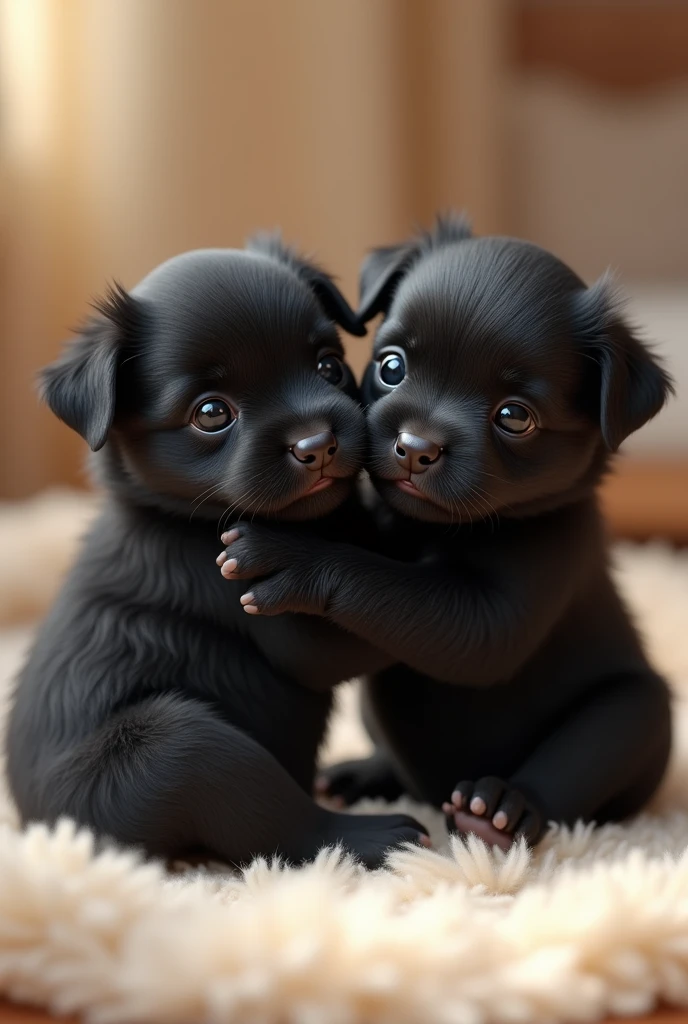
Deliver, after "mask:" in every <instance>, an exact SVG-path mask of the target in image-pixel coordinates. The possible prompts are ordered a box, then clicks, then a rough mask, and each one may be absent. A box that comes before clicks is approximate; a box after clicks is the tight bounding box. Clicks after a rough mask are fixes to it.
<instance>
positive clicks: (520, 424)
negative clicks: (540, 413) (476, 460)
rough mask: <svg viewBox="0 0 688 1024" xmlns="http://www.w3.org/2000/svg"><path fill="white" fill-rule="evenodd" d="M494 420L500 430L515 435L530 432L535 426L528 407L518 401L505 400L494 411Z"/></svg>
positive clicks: (521, 435)
mask: <svg viewBox="0 0 688 1024" xmlns="http://www.w3.org/2000/svg"><path fill="white" fill-rule="evenodd" d="M494 420H495V423H496V424H497V426H498V427H499V429H500V430H503V431H504V433H505V434H511V435H513V436H515V437H523V436H524V435H525V434H530V433H531V432H532V431H533V430H535V427H536V426H537V424H536V422H535V417H534V416H533V414H532V412H531V411H530V409H528V407H527V406H525V405H520V404H519V403H518V402H505V404H504V405H502V406H500V407H499V409H498V410H497V412H496V413H495V417H494Z"/></svg>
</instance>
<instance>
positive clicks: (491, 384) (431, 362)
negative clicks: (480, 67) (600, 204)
mask: <svg viewBox="0 0 688 1024" xmlns="http://www.w3.org/2000/svg"><path fill="white" fill-rule="evenodd" d="M380 312H382V313H383V314H384V320H383V322H382V325H381V327H380V328H379V331H378V333H377V337H376V340H375V347H374V353H373V360H372V361H371V363H370V364H369V366H368V368H367V370H366V374H365V378H364V385H363V397H364V400H365V402H366V403H367V404H368V406H369V413H368V424H369V446H370V466H369V468H370V472H371V476H372V478H373V481H374V483H375V484H376V486H377V487H378V489H379V490H380V492H381V493H382V495H383V496H384V497H385V498H386V499H387V500H388V501H389V503H390V504H391V505H392V506H394V507H395V508H397V509H398V510H399V511H401V512H402V513H404V514H406V515H409V516H414V517H416V518H419V519H426V520H435V521H439V522H444V521H447V522H450V521H455V522H461V521H466V520H478V519H482V518H487V517H488V516H490V515H491V514H492V513H493V512H497V513H499V514H500V515H501V514H504V515H506V516H520V515H526V514H532V513H533V512H536V511H539V510H542V509H544V508H548V507H556V506H557V505H558V504H563V503H565V502H566V501H569V500H571V498H572V497H574V496H576V495H578V494H580V493H581V492H582V491H583V490H586V489H589V488H590V487H591V486H592V485H593V484H594V483H595V482H596V480H597V479H598V477H599V475H600V473H601V471H602V469H603V467H604V464H605V462H606V458H607V455H608V454H609V453H610V452H614V451H616V449H617V448H618V447H619V445H620V444H621V442H622V441H623V440H624V438H625V437H627V436H628V435H629V434H630V433H632V432H633V431H635V430H637V429H638V428H639V427H641V426H642V425H643V424H644V423H645V422H646V421H647V420H648V419H650V417H652V416H654V415H655V413H657V412H658V411H659V409H660V408H661V406H662V405H663V404H664V402H665V400H666V398H667V396H668V394H669V392H670V391H671V383H670V380H669V378H668V377H667V375H666V374H665V373H664V372H663V370H662V369H661V368H660V366H659V365H658V363H657V361H656V360H655V359H654V358H653V357H652V355H651V353H650V352H649V351H648V349H647V348H645V347H644V346H643V345H642V344H641V343H640V341H639V340H638V339H637V338H636V337H635V336H634V335H633V333H632V332H631V330H630V329H629V328H628V326H627V325H626V324H625V323H624V321H623V320H622V318H621V316H620V314H619V311H618V308H617V304H616V303H615V301H614V297H613V295H612V294H611V291H610V287H609V282H608V281H607V280H605V279H603V280H601V281H599V282H598V283H597V284H595V285H593V286H592V287H590V288H586V286H585V285H584V284H583V282H582V281H581V280H580V279H579V278H578V277H577V276H576V275H575V274H574V273H573V272H572V271H571V270H569V268H568V267H566V266H565V265H564V264H563V263H561V262H560V261H559V260H557V259H556V258H555V257H554V256H552V255H550V254H549V253H547V252H545V251H544V250H542V249H540V248H538V247H537V246H534V245H530V244H528V243H526V242H521V241H517V240H515V239H508V238H472V237H471V234H470V230H469V228H468V227H467V225H466V224H465V222H464V221H463V220H461V219H459V218H449V219H445V220H440V221H439V222H438V225H437V227H436V229H435V230H434V231H433V232H432V233H429V234H427V235H425V236H423V237H420V238H417V239H414V240H412V241H411V242H409V243H406V244H404V245H400V246H396V247H391V248H386V249H379V250H375V251H374V252H373V253H372V254H371V255H370V256H369V257H368V259H367V260H366V262H365V263H364V265H363V269H362V272H361V308H360V312H359V316H360V317H361V320H362V321H363V322H365V321H366V320H368V319H369V318H370V317H372V316H374V315H375V314H377V313H380Z"/></svg>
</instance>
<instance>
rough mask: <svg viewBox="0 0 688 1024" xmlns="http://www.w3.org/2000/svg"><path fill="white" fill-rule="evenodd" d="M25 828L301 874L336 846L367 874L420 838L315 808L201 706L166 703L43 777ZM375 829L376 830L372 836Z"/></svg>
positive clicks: (116, 722) (387, 823)
mask: <svg viewBox="0 0 688 1024" xmlns="http://www.w3.org/2000/svg"><path fill="white" fill-rule="evenodd" d="M37 796H38V799H37V800H33V801H31V803H32V804H34V805H35V806H30V807H27V806H25V807H21V808H20V809H21V810H22V812H23V816H24V818H25V819H26V818H39V819H43V820H48V821H54V820H56V819H57V818H58V817H60V816H62V815H64V816H69V817H72V818H74V819H76V821H77V822H78V823H79V824H82V825H87V826H89V827H91V828H93V830H94V831H95V832H97V833H98V834H99V835H101V836H105V837H108V838H110V839H113V840H114V841H116V842H118V843H122V844H125V845H133V846H138V847H142V848H143V849H144V850H145V851H146V852H147V853H149V854H151V855H154V856H161V857H171V856H179V855H183V854H185V853H187V852H188V851H190V850H191V851H196V850H198V849H203V850H205V851H208V852H209V853H211V854H212V855H214V856H216V857H218V858H220V859H222V860H224V861H226V862H228V863H230V864H235V865H240V864H245V863H248V862H249V861H250V860H251V859H252V858H253V857H255V856H259V855H263V856H271V855H273V854H280V855H282V856H283V857H285V858H286V859H287V860H289V861H292V862H295V863H299V862H302V861H305V860H310V859H312V858H313V857H314V856H315V855H316V853H317V852H318V850H319V849H320V848H321V847H322V846H326V845H331V844H334V843H336V842H337V841H338V840H341V841H342V842H343V844H344V845H345V846H346V847H347V848H348V849H350V850H351V852H353V853H354V854H357V855H359V856H361V858H362V859H363V860H365V861H366V862H367V863H378V862H380V861H381V860H382V859H383V858H384V854H385V852H386V850H387V849H388V848H389V847H390V846H393V845H395V844H396V843H399V842H403V841H404V840H407V841H413V840H415V839H418V837H419V833H420V832H421V831H422V830H421V828H420V826H418V825H417V824H416V823H415V822H413V821H412V819H410V818H402V816H396V818H392V817H391V816H390V817H388V818H384V819H379V818H378V819H376V820H375V819H372V818H370V819H366V821H364V823H363V826H362V827H358V828H357V819H356V818H354V817H353V816H348V815H334V814H331V813H329V812H327V811H325V810H323V809H322V808H319V807H318V806H317V805H316V804H315V803H314V802H313V801H312V800H311V799H310V798H309V797H308V796H307V795H306V794H305V793H304V792H303V791H302V790H301V788H300V787H299V786H298V785H297V783H296V782H295V781H294V780H293V779H292V778H291V776H290V775H289V774H288V773H287V772H286V771H285V770H284V769H283V768H282V767H281V765H280V764H279V763H278V762H277V761H276V760H275V758H273V757H272V755H271V754H269V753H268V752H267V751H266V750H265V749H263V748H262V747H261V746H260V745H259V744H257V743H256V742H255V741H254V740H252V739H251V738H250V737H249V736H247V735H246V734H245V733H243V732H241V730H239V729H236V728H235V727H233V726H231V725H230V724H228V723H227V722H225V721H224V720H223V719H221V718H220V717H219V716H218V715H217V714H216V713H215V712H214V711H213V710H212V709H211V708H210V707H208V706H206V705H205V704H203V703H201V702H200V701H195V700H187V699H184V698H182V697H180V696H177V695H171V694H165V695H163V696H159V697H153V698H150V699H148V700H146V701H142V702H141V703H140V704H137V705H133V706H131V707H128V708H126V709H125V710H124V711H121V712H119V713H117V714H116V715H113V716H112V718H110V719H109V720H108V721H107V722H106V723H105V724H104V725H103V726H102V727H101V728H100V729H98V730H97V731H96V732H94V733H93V734H92V735H91V736H90V737H89V738H87V739H86V740H85V741H83V742H82V743H81V744H80V745H79V746H77V747H75V748H72V749H70V750H69V751H67V752H65V753H63V754H61V755H60V756H59V757H58V758H57V759H54V760H53V762H52V764H50V765H49V767H48V768H47V769H46V770H44V772H43V775H42V778H41V784H40V789H39V792H38V794H37ZM376 823H377V827H376Z"/></svg>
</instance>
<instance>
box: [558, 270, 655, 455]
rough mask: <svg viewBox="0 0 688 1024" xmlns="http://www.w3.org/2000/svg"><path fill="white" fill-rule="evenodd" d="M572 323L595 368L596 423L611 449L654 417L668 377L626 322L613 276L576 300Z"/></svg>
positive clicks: (606, 277)
mask: <svg viewBox="0 0 688 1024" xmlns="http://www.w3.org/2000/svg"><path fill="white" fill-rule="evenodd" d="M574 323H575V325H576V330H577V333H578V336H579V338H580V340H581V341H582V343H583V346H584V349H585V352H586V355H588V356H592V358H593V359H594V360H595V362H596V363H597V365H598V368H599V374H598V377H597V380H598V382H599V389H600V400H599V415H600V427H601V430H602V437H603V439H604V443H605V445H606V446H607V448H608V449H609V451H611V452H615V451H617V449H618V448H619V445H620V444H621V443H622V441H624V440H625V439H626V438H627V437H628V435H629V434H632V433H633V432H634V431H636V430H638V429H639V428H640V427H642V426H643V424H644V423H647V421H648V420H650V419H652V417H653V416H655V415H656V414H657V413H658V412H659V410H660V409H661V408H662V406H663V405H664V403H665V402H666V401H667V399H668V398H669V396H670V395H672V394H673V393H674V387H673V383H672V380H671V377H670V376H669V375H668V374H667V373H666V372H665V371H664V370H663V369H662V367H661V365H660V363H659V361H658V359H657V358H656V357H655V356H654V355H653V353H652V352H651V351H650V349H649V348H648V347H647V346H646V345H644V344H643V343H642V342H641V341H640V340H639V339H638V338H637V337H636V336H635V335H634V334H633V332H632V331H631V329H630V328H629V327H628V325H627V324H626V323H625V322H624V320H623V319H622V317H621V313H620V302H619V299H618V296H616V295H615V294H614V290H613V282H612V279H611V276H610V275H608V274H606V275H604V277H602V278H600V280H599V281H597V282H596V283H595V284H593V285H592V286H591V287H590V288H586V289H584V290H582V291H581V292H578V293H577V294H576V296H575V298H574Z"/></svg>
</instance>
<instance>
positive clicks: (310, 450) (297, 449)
mask: <svg viewBox="0 0 688 1024" xmlns="http://www.w3.org/2000/svg"><path fill="white" fill-rule="evenodd" d="M289 451H290V452H291V453H292V455H293V456H294V458H295V459H297V460H298V461H299V462H302V463H303V464H304V466H307V467H308V469H323V468H324V467H325V466H329V464H330V463H331V462H332V459H333V458H334V455H335V452H336V451H337V438H336V437H335V436H334V434H333V433H332V432H331V431H329V430H325V431H323V433H322V434H314V435H313V437H304V438H302V440H301V441H297V442H296V444H293V445H292V446H291V448H290V449H289Z"/></svg>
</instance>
